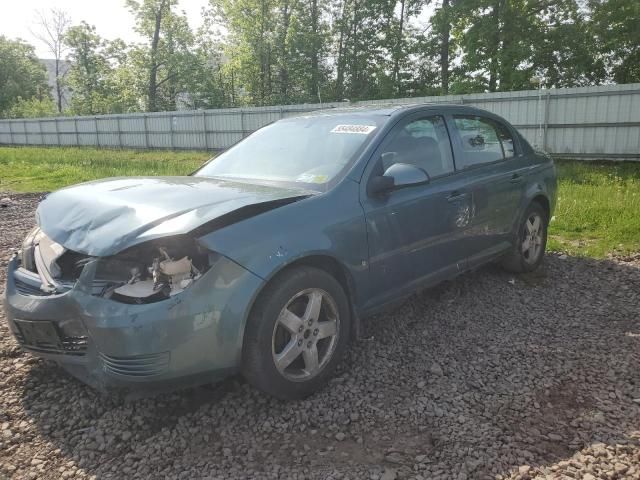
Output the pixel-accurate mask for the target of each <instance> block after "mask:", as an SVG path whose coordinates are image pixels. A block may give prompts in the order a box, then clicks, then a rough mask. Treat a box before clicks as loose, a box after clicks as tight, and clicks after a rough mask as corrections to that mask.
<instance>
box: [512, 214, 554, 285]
mask: <svg viewBox="0 0 640 480" xmlns="http://www.w3.org/2000/svg"><path fill="white" fill-rule="evenodd" d="M548 225H549V218H548V215H547V212H546V211H545V209H544V208H543V207H542V206H541V205H540V204H539V203H538V202H533V203H531V204H530V205H529V206H528V207H527V210H526V211H525V214H524V216H523V219H522V221H521V223H520V226H519V227H518V232H517V233H518V235H517V238H516V241H515V245H514V247H513V249H512V251H511V252H510V253H509V254H507V255H506V256H505V257H504V258H503V260H502V266H503V267H504V268H505V270H508V271H509V272H514V273H526V272H533V271H534V270H536V269H537V268H538V267H539V266H540V264H541V263H542V258H543V257H544V252H545V249H546V247H547V227H548Z"/></svg>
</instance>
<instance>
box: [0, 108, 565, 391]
mask: <svg viewBox="0 0 640 480" xmlns="http://www.w3.org/2000/svg"><path fill="white" fill-rule="evenodd" d="M555 198H556V178H555V169H554V167H553V162H552V161H551V160H550V158H548V157H547V156H545V155H542V154H539V153H536V152H534V151H533V149H532V148H531V147H530V146H529V144H528V143H527V142H526V141H525V140H524V138H523V137H522V136H521V135H520V134H519V133H518V132H517V131H516V130H515V129H514V128H513V127H512V126H510V125H509V124H508V123H507V122H505V121H504V120H503V119H501V118H499V117H497V116H495V115H492V114H490V113H488V112H485V111H482V110H478V109H474V108H470V107H462V106H428V105H418V106H405V107H399V106H398V107H393V108H380V107H377V108H368V109H366V108H364V109H347V110H341V111H337V110H336V111H329V112H326V111H324V112H319V113H317V114H309V115H306V116H302V117H297V118H291V119H284V120H281V121H278V122H275V123H273V124H271V125H269V126H267V127H265V128H262V129H261V130H259V131H257V132H256V133H254V134H252V135H251V136H249V137H248V138H246V139H245V140H243V141H242V142H240V143H238V144H237V145H236V146H234V147H233V148H231V149H229V150H228V151H226V152H225V153H223V154H221V155H220V156H218V157H217V158H216V159H215V160H213V161H210V162H208V163H207V164H205V165H204V166H203V167H202V168H200V169H199V170H198V171H196V172H195V173H194V174H193V175H191V176H186V177H142V178H140V177H134V178H113V179H107V180H101V181H95V182H89V183H84V184H81V185H77V186H73V187H69V188H64V189H62V190H59V191H57V192H54V193H52V194H50V195H48V196H47V197H46V199H45V200H44V201H42V202H41V204H40V206H39V207H38V210H37V214H36V216H37V227H36V228H35V229H34V230H33V231H32V232H31V233H30V234H29V235H28V237H27V238H26V239H25V241H24V244H23V245H22V249H21V250H20V252H18V253H17V254H16V255H15V256H14V257H13V259H12V260H11V262H10V264H9V275H8V277H7V288H6V300H5V304H6V312H7V316H8V320H9V326H10V328H11V331H12V332H13V334H14V335H15V337H16V338H17V340H18V342H19V343H20V345H21V346H22V347H23V348H24V349H26V350H28V351H29V352H31V353H33V354H34V355H37V356H40V357H44V358H48V359H51V360H55V361H56V362H58V363H59V364H60V365H62V366H63V367H64V368H65V369H67V370H68V371H69V372H71V373H72V374H74V375H76V376H77V377H79V378H81V379H83V380H84V381H86V382H87V383H89V384H91V385H94V386H96V387H99V388H102V389H111V388H114V389H123V390H125V391H128V390H137V389H142V390H145V391H147V390H152V389H154V388H156V387H167V386H169V387H172V388H173V387H179V386H187V385H194V384H198V383H206V382H211V381H214V380H216V379H219V378H221V377H224V376H226V375H229V374H232V373H237V372H241V373H242V374H243V375H244V376H245V377H246V378H247V380H248V381H249V382H251V383H252V384H253V385H255V386H256V387H258V388H260V389H262V390H264V391H266V392H268V393H270V394H272V395H275V396H278V397H281V398H300V397H304V396H305V395H308V394H310V393H312V392H314V391H316V390H317V389H318V388H320V387H321V386H322V385H323V384H324V383H325V381H326V380H327V379H328V377H329V376H330V375H331V372H332V370H333V369H334V367H335V366H336V364H337V362H339V360H340V358H341V357H342V355H343V353H344V352H345V349H346V348H347V346H348V342H349V339H350V338H353V337H354V335H357V332H358V329H359V322H360V319H361V318H363V317H365V316H367V315H369V314H371V313H373V312H375V311H378V310H379V309H380V308H381V307H383V306H384V305H385V304H388V303H389V302H392V301H395V300H398V299H400V298H402V297H405V296H407V295H408V294H410V293H412V292H414V291H415V290H417V289H419V288H424V287H428V286H430V285H433V284H435V283H438V282H440V281H442V280H445V279H450V278H452V277H455V276H456V275H459V274H460V273H462V272H464V271H466V270H469V269H472V268H475V267H477V266H479V265H481V264H484V263H487V262H490V261H500V262H501V263H502V264H503V265H504V266H505V267H506V268H507V269H509V270H510V271H515V272H527V271H532V270H534V269H535V268H537V267H538V265H539V264H540V262H541V261H542V258H543V255H544V250H545V244H546V235H547V225H548V223H549V219H550V218H551V215H552V212H553V208H554V204H555ZM478 321H482V319H478Z"/></svg>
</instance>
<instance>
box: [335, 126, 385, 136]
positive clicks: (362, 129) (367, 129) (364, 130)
mask: <svg viewBox="0 0 640 480" xmlns="http://www.w3.org/2000/svg"><path fill="white" fill-rule="evenodd" d="M375 129H376V127H375V126H374V125H336V126H335V127H333V130H331V133H360V134H362V135H369V134H370V133H371V132H373V131H374V130H375Z"/></svg>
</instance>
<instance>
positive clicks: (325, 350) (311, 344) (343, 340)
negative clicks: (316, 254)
mask: <svg viewBox="0 0 640 480" xmlns="http://www.w3.org/2000/svg"><path fill="white" fill-rule="evenodd" d="M349 312H350V310H349V304H348V299H347V296H346V294H345V292H344V291H343V289H342V287H341V285H340V283H338V281H337V280H335V279H334V278H333V277H332V276H331V275H329V274H328V273H326V272H324V271H323V270H319V269H316V268H312V267H298V268H295V269H292V270H289V271H285V272H284V273H283V274H281V275H279V276H277V277H276V278H275V279H274V280H273V281H272V282H271V283H270V284H269V285H267V287H266V288H265V290H264V291H263V292H262V293H261V295H260V297H259V298H258V300H257V302H256V305H255V306H254V308H253V311H252V313H251V315H250V317H249V320H248V322H247V326H246V329H245V336H244V343H243V349H242V372H243V374H244V376H245V378H247V380H248V381H249V382H250V383H251V384H252V385H253V386H255V387H256V388H258V389H260V390H262V391H264V392H266V393H269V394H271V395H273V396H275V397H278V398H283V399H296V398H303V397H305V396H307V395H309V394H311V393H313V392H315V391H317V390H318V389H320V388H321V387H322V386H323V385H324V384H325V382H326V381H327V380H328V378H329V377H330V375H331V373H332V371H333V369H334V368H335V366H336V365H337V363H338V362H339V361H340V358H341V357H342V355H343V353H344V350H345V349H346V346H347V343H348V333H349V331H350V315H349Z"/></svg>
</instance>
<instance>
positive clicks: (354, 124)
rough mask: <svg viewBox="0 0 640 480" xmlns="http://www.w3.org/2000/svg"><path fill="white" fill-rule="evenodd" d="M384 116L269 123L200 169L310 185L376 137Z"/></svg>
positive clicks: (332, 174) (336, 171) (330, 175)
mask: <svg viewBox="0 0 640 480" xmlns="http://www.w3.org/2000/svg"><path fill="white" fill-rule="evenodd" d="M383 118H384V117H376V116H363V115H327V116H312V117H298V118H291V119H286V120H281V121H279V122H276V123H273V124H271V125H268V126H266V127H264V128H262V129H260V130H258V131H257V132H255V133H253V134H251V135H250V136H249V137H247V138H246V139H245V140H243V141H242V142H240V143H238V144H237V145H235V146H233V147H231V148H230V149H229V150H227V151H226V152H224V153H222V154H221V155H220V156H218V157H216V158H215V159H214V160H212V161H211V162H209V163H208V164H206V165H205V166H204V167H202V168H201V169H200V170H199V171H198V172H196V173H195V175H197V176H212V177H222V178H230V179H251V180H258V181H267V182H286V183H301V184H308V185H307V186H309V185H310V186H311V187H312V188H313V186H314V185H315V186H316V187H317V186H319V185H323V184H327V183H328V182H330V181H331V180H333V179H335V178H337V177H338V176H339V175H340V174H341V173H342V172H343V171H346V168H347V167H348V166H349V165H350V164H351V162H352V161H353V160H354V159H355V157H356V155H357V154H358V153H359V151H360V150H361V149H362V148H363V147H364V145H365V144H366V143H367V142H368V141H369V140H370V139H371V138H372V137H373V134H374V132H375V131H376V129H377V128H378V127H379V126H380V125H381V124H382V122H383Z"/></svg>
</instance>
